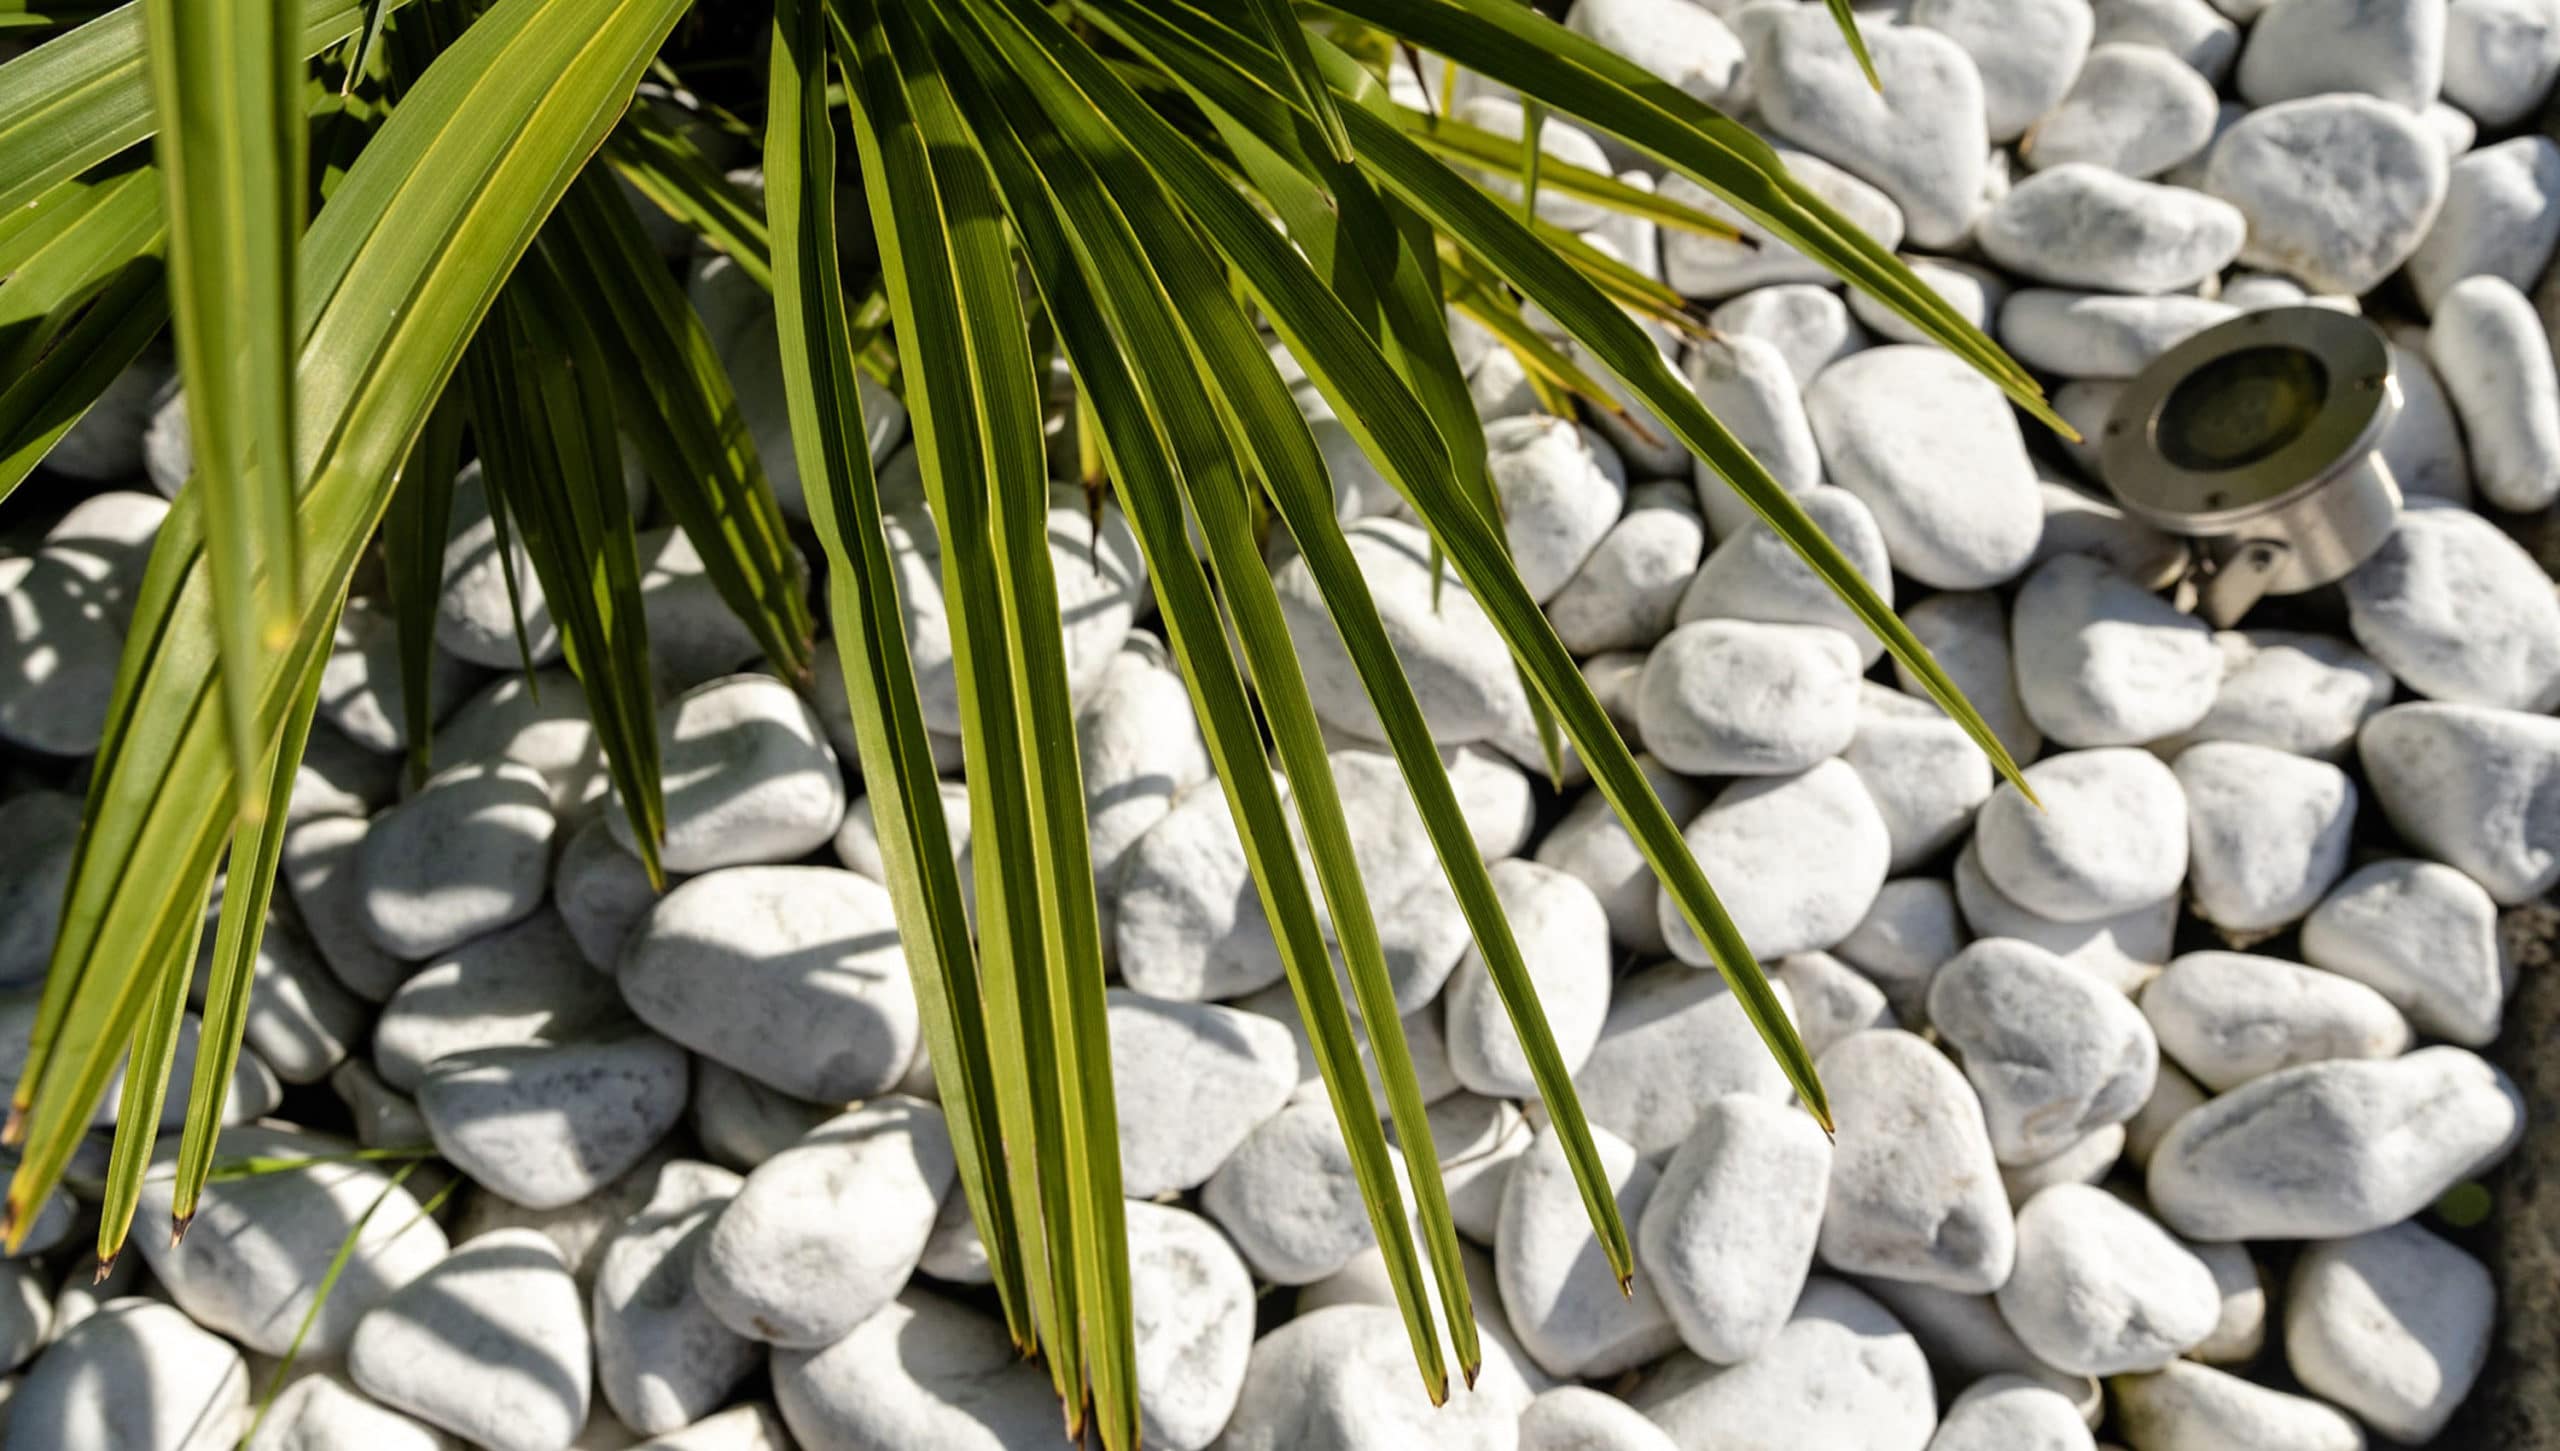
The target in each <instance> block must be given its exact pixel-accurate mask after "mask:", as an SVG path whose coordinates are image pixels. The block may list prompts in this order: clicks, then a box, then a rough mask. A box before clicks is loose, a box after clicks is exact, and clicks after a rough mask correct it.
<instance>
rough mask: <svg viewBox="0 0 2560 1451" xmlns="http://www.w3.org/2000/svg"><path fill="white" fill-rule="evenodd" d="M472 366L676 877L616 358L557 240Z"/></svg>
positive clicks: (502, 485) (517, 503) (506, 478)
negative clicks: (591, 323) (568, 272)
mask: <svg viewBox="0 0 2560 1451" xmlns="http://www.w3.org/2000/svg"><path fill="white" fill-rule="evenodd" d="M467 372H468V375H469V378H470V392H471V423H472V431H473V434H474V435H475V436H476V437H477V438H478V440H479V445H480V465H481V479H482V482H483V485H484V486H485V487H486V488H487V489H488V491H489V512H490V517H492V518H498V517H501V516H502V511H503V515H504V516H511V517H513V518H514V520H515V522H516V535H517V537H519V538H521V539H522V540H523V541H524V547H525V555H526V557H527V558H528V559H530V560H531V561H532V563H533V568H534V573H535V574H536V575H537V576H538V577H539V578H540V579H541V581H542V597H543V599H544V600H545V601H546V602H547V603H548V605H549V607H550V610H551V617H552V621H553V623H554V624H556V625H557V626H558V627H559V631H560V649H561V654H562V655H563V656H564V657H565V658H566V659H567V661H568V664H569V669H570V671H571V673H573V674H575V675H576V676H577V678H578V685H579V688H580V690H581V691H582V692H583V693H584V694H585V696H586V701H587V714H588V717H589V719H591V720H593V721H594V722H595V731H596V744H597V745H598V747H599V748H601V750H602V751H603V753H604V759H605V768H606V770H607V771H608V772H609V773H610V774H611V775H612V777H613V785H614V794H615V795H616V796H617V797H619V798H620V799H621V802H622V810H623V814H624V816H625V817H627V818H628V819H629V820H630V822H631V839H632V842H633V844H634V845H635V847H636V848H637V849H638V852H639V855H640V864H641V865H642V866H643V867H644V868H646V869H647V871H648V874H649V881H650V884H651V885H652V886H655V887H660V888H663V887H664V886H665V885H666V872H665V869H664V868H662V867H661V866H660V865H659V863H658V846H659V843H660V842H661V841H662V840H664V839H665V836H666V828H667V806H666V799H665V797H664V795H663V794H662V793H661V791H660V789H659V781H658V727H657V713H656V702H655V696H654V693H653V691H652V688H651V683H650V668H649V631H648V620H647V618H646V616H645V615H644V614H643V612H642V610H641V605H640V549H639V544H638V542H637V540H636V539H635V538H634V536H633V530H632V522H631V505H630V496H629V495H628V494H627V493H626V492H625V491H624V488H623V481H622V450H621V447H620V445H619V444H617V443H616V442H615V437H614V409H613V383H612V373H613V368H612V365H611V364H610V363H609V362H608V361H607V360H606V358H605V353H604V347H603V345H602V344H600V343H599V342H597V340H596V337H595V334H594V333H593V332H591V331H589V330H588V328H587V327H586V320H585V318H584V317H582V316H581V315H580V313H579V310H578V307H577V305H576V302H575V301H574V298H573V294H571V292H570V291H569V288H568V286H567V284H566V283H565V282H564V280H563V278H562V274H561V272H560V270H559V269H558V268H557V267H556V266H555V265H554V263H553V262H552V260H551V259H550V257H549V256H548V255H547V254H546V253H545V252H544V251H542V250H539V249H537V250H536V251H535V252H534V253H533V254H532V255H530V256H528V257H527V258H526V259H525V261H524V262H523V264H522V265H520V266H519V267H518V268H517V269H516V276H515V280H514V281H513V282H511V283H509V284H508V286H507V290H506V291H505V293H503V294H502V295H501V296H500V297H499V299H498V306H497V309H496V310H495V311H494V312H492V313H491V314H490V316H489V320H488V321H487V322H485V323H483V324H482V325H481V329H480V338H479V340H478V341H477V342H476V343H474V344H473V346H472V350H471V358H470V361H469V363H468V365H467ZM512 553H513V551H512V550H511V549H503V548H502V550H501V556H502V557H504V556H505V555H507V554H512Z"/></svg>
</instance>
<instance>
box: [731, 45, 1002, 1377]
mask: <svg viewBox="0 0 2560 1451" xmlns="http://www.w3.org/2000/svg"><path fill="white" fill-rule="evenodd" d="M774 56H775V62H774V66H773V72H772V77H771V85H770V106H769V109H768V116H767V120H768V127H767V133H766V143H765V165H766V168H767V170H766V175H765V208H766V213H767V216H768V217H769V218H770V220H771V236H772V238H773V257H774V263H775V266H776V267H777V269H778V271H777V272H776V274H775V279H774V280H775V292H774V301H775V307H776V319H777V321H778V323H779V333H780V338H781V345H782V356H783V362H784V365H785V366H784V368H783V386H784V387H785V388H786V389H787V390H788V391H789V394H790V404H791V438H792V444H793V447H794V448H795V449H796V450H797V451H798V454H799V462H800V476H801V478H802V479H803V480H804V481H806V482H807V484H808V485H809V487H808V488H807V490H806V492H805V495H804V497H805V498H806V499H807V500H808V503H809V517H810V522H811V523H812V525H814V526H815V528H816V530H817V534H818V540H819V543H820V545H821V546H822V547H823V548H824V549H825V550H826V554H827V566H828V567H827V576H828V591H827V599H828V604H829V606H830V608H831V610H832V612H833V616H834V624H835V648H836V652H837V656H838V660H839V663H841V664H842V666H843V668H844V678H845V687H846V689H845V694H846V696H847V697H848V699H849V702H850V704H851V707H852V717H853V726H854V732H855V737H856V741H857V744H858V745H859V747H860V749H861V757H862V775H863V784H864V786H865V788H866V790H867V791H868V792H869V795H870V800H871V811H872V819H873V821H874V822H876V823H877V824H878V829H879V833H880V846H881V855H882V858H883V859H884V860H885V861H886V862H887V863H888V865H889V890H890V893H891V895H892V897H893V898H894V899H895V901H896V906H897V916H898V928H899V932H898V935H899V938H900V940H901V942H902V943H903V944H904V946H905V949H906V954H907V965H908V971H909V973H910V974H911V976H912V978H913V981H914V983H915V990H916V1004H917V1007H918V1008H919V1009H920V1010H921V1016H922V1017H923V1020H924V1028H925V1040H926V1049H927V1053H928V1055H929V1056H930V1057H931V1059H932V1061H933V1065H934V1079H935V1084H936V1086H937V1088H938V1089H939V1090H940V1096H941V1100H942V1111H943V1116H944V1118H945V1119H946V1120H947V1121H948V1122H949V1124H950V1127H951V1140H952V1145H953V1148H954V1149H955V1151H956V1157H957V1159H958V1165H959V1174H960V1182H961V1187H962V1189H963V1191H964V1192H965V1193H966V1194H967V1195H968V1198H969V1204H970V1206H971V1208H972V1209H973V1210H974V1211H975V1213H976V1217H977V1222H978V1236H979V1240H980V1241H981V1243H983V1244H984V1245H985V1247H986V1252H987V1261H988V1268H989V1270H990V1271H991V1273H992V1275H993V1277H994V1280H995V1283H996V1289H997V1293H998V1295H999V1296H1000V1297H1001V1298H1002V1300H1003V1302H1004V1310H1005V1318H1006V1322H1007V1324H1008V1325H1009V1326H1010V1327H1011V1328H1012V1332H1013V1336H1014V1340H1015V1343H1016V1344H1017V1345H1019V1346H1020V1347H1021V1348H1022V1349H1024V1350H1026V1351H1027V1350H1029V1349H1030V1348H1031V1346H1032V1345H1033V1343H1034V1336H1033V1332H1032V1322H1031V1306H1030V1303H1029V1291H1028V1289H1027V1288H1026V1284H1025V1275H1024V1269H1023V1258H1024V1255H1023V1251H1022V1248H1021V1229H1020V1226H1019V1224H1018V1223H1017V1211H1016V1209H1015V1206H1014V1203H1013V1200H1012V1197H1011V1192H1010V1185H1009V1184H1008V1182H1007V1180H1006V1178H1005V1176H1004V1174H1003V1172H1002V1170H1003V1164H1004V1149H1003V1144H1002V1140H1001V1138H1000V1137H999V1126H998V1110H997V1107H996V1099H995V1093H996V1087H995V1077H994V1069H993V1068H992V1066H991V1064H992V1061H993V1058H994V1054H993V1051H992V1049H991V1047H990V1045H989V1042H988V1031H987V1023H986V1016H985V1012H984V1009H983V1006H982V1000H981V997H980V987H979V979H978V963H977V960H976V954H975V952H974V950H973V949H972V947H971V944H970V939H969V925H968V920H967V917H966V915H965V913H964V911H963V908H962V905H961V903H962V896H961V890H960V880H959V874H958V871H957V870H956V868H955V867H954V866H953V864H952V858H951V843H950V836H949V828H948V826H947V825H946V823H945V821H944V818H943V814H942V807H941V804H940V800H939V787H938V785H937V782H936V778H935V775H934V767H933V749H932V745H931V743H930V742H929V741H928V740H927V739H926V735H925V724H924V707H923V704H922V703H921V701H920V700H919V698H918V696H917V693H916V681H915V667H914V664H913V662H912V661H911V660H910V658H909V657H908V654H907V640H906V634H905V631H904V629H903V628H902V622H901V615H900V610H899V605H898V596H897V570H896V566H895V564H894V562H893V561H892V559H891V557H890V552H889V539H888V533H887V531H886V530H885V529H884V528H883V527H882V524H881V513H880V498H879V490H878V486H877V483H876V481H875V480H874V478H873V477H872V472H871V454H870V450H869V447H868V445H867V444H866V443H865V439H866V437H867V431H866V429H865V426H864V423H863V418H862V398H861V391H860V389H859V387H858V386H857V385H856V383H855V381H854V376H853V367H854V363H853V359H854V354H855V352H856V345H855V342H854V338H853V331H852V325H851V323H850V322H849V320H848V319H847V317H846V315H845V299H844V291H843V279H842V278H841V277H840V276H839V275H838V274H837V271H836V226H835V215H834V207H835V186H836V165H835V158H836V137H835V130H834V125H833V122H832V121H831V120H830V119H829V117H828V113H827V106H826V102H825V94H826V89H827V77H828V74H829V73H830V70H831V67H830V65H829V56H828V51H827V46H826V24H825V20H824V17H823V15H822V14H821V11H820V7H819V4H818V0H781V3H780V4H779V5H778V6H777V7H776V8H775V16H774Z"/></svg>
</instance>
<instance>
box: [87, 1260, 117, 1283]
mask: <svg viewBox="0 0 2560 1451" xmlns="http://www.w3.org/2000/svg"><path fill="white" fill-rule="evenodd" d="M115 1272H116V1257H115V1256H114V1255H100V1256H99V1257H98V1272H97V1273H96V1274H95V1275H92V1276H90V1277H89V1283H90V1284H93V1285H103V1284H105V1283H106V1282H107V1276H109V1275H112V1274H114V1273H115Z"/></svg>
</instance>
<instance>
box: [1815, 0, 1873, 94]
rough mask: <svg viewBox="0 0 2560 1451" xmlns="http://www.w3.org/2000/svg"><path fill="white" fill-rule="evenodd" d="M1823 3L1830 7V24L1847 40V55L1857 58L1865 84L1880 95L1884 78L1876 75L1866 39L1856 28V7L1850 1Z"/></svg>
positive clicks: (1838, 0)
mask: <svg viewBox="0 0 2560 1451" xmlns="http://www.w3.org/2000/svg"><path fill="white" fill-rule="evenodd" d="M1823 3H1825V4H1827V5H1829V6H1830V7H1831V20H1832V23H1833V24H1835V25H1838V26H1839V27H1840V34H1841V35H1842V36H1843V37H1845V38H1846V39H1847V40H1848V42H1849V53H1850V54H1851V55H1854V56H1856V57H1857V58H1858V69H1859V70H1860V71H1862V72H1864V73H1865V75H1866V78H1867V84H1868V85H1870V86H1873V87H1875V88H1876V93H1877V94H1878V95H1882V94H1883V93H1884V78H1883V77H1882V76H1879V75H1877V74H1876V62H1875V57H1873V56H1871V55H1868V54H1867V37H1866V35H1865V33H1864V32H1862V31H1861V30H1859V28H1858V9H1857V6H1855V5H1854V4H1852V3H1851V0H1823Z"/></svg>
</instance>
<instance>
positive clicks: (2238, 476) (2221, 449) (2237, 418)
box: [2099, 307, 2400, 629]
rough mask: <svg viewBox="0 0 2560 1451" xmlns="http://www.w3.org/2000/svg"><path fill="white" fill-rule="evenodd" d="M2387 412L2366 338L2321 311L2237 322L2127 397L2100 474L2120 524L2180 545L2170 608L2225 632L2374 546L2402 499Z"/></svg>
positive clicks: (2160, 361)
mask: <svg viewBox="0 0 2560 1451" xmlns="http://www.w3.org/2000/svg"><path fill="white" fill-rule="evenodd" d="M2399 412H2400V385H2399V382H2398V380H2397V379H2395V378H2394V377H2393V376H2392V371H2391V347H2390V344H2389V343H2388V342H2387V341H2386V340H2385V339H2384V338H2383V335H2382V333H2381V331H2380V330H2379V329H2378V328H2376V327H2374V325H2373V324H2371V323H2369V322H2366V321H2365V320H2364V319H2363V318H2360V317H2355V316H2352V315H2350V314H2347V313H2342V312H2333V311H2331V310H2330V309H2328V308H2324V307H2279V308H2269V309H2266V310H2264V311H2260V312H2249V313H2243V314H2241V315H2240V316H2238V317H2235V318H2233V319H2231V320H2230V321H2228V322H2225V323H2221V324H2219V325H2217V326H2214V327H2211V328H2208V329H2206V330H2205V331H2203V332H2201V333H2198V334H2196V335H2195V336H2194V337H2191V338H2188V339H2187V340H2186V341H2184V342H2182V343H2180V344H2178V345H2177V346H2176V347H2173V348H2171V349H2170V350H2169V351H2167V352H2165V353H2163V354H2161V355H2160V356H2159V357H2158V358H2157V359H2155V360H2153V362H2152V363H2151V365H2150V366H2149V367H2146V368H2144V369H2143V370H2142V372H2141V374H2140V375H2139V376H2137V377H2136V378H2135V379H2134V380H2133V381H2132V383H2130V384H2129V385H2127V386H2126V388H2125V390H2124V393H2123V395H2122V396H2121V397H2119V398H2118V399H2117V400H2116V406H2115V409H2114V411H2113V412H2112V413H2110V414H2109V415H2108V418H2107V423H2106V432H2105V435H2104V437H2103V438H2102V439H2101V440H2100V444H2099V471H2100V473H2101V474H2102V475H2104V477H2105V478H2106V481H2107V487H2108V488H2110V489H2112V490H2113V491H2114V492H2115V496H2116V500H2117V502H2119V503H2121V504H2122V505H2123V506H2124V509H2125V512H2126V513H2128V514H2131V515H2133V516H2134V517H2135V518H2137V519H2140V520H2142V521H2143V522H2144V523H2147V524H2149V525H2151V526H2152V527H2153V528H2155V529H2159V530H2162V531H2164V532H2166V533H2169V534H2174V535H2177V536H2179V537H2181V538H2183V539H2185V540H2186V541H2187V550H2188V557H2189V561H2190V567H2189V570H2188V573H2187V577H2186V579H2185V580H2184V581H2183V582H2182V583H2181V585H2180V596H2181V600H2182V602H2185V601H2188V600H2190V599H2191V600H2192V603H2193V606H2194V608H2196V609H2197V610H2198V611H2199V612H2200V613H2202V614H2203V615H2204V616H2205V618H2207V619H2209V620H2211V621H2212V622H2213V623H2214V625H2215V626H2216V627H2219V628H2226V629H2227V628H2229V627H2230V626H2231V625H2233V624H2236V623H2237V622H2238V621H2239V619H2240V617H2241V616H2242V615H2244V614H2247V613H2248V611H2249V607H2250V606H2252V605H2254V604H2256V603H2257V602H2258V601H2259V599H2260V598H2262V597H2264V596H2266V595H2271V594H2299V593H2301V592H2302V591H2304V590H2307V589H2313V588H2316V587H2318V586H2320V585H2324V584H2328V583H2331V582H2332V581H2335V580H2338V579H2341V578H2344V577H2345V576H2346V574H2347V573H2348V572H2349V571H2350V570H2353V569H2354V568H2355V567H2356V566H2357V565H2359V564H2361V563H2363V562H2364V561H2365V559H2366V558H2367V557H2368V556H2370V555H2371V554H2372V553H2373V552H2374V551H2375V550H2376V549H2379V548H2381V547H2382V541H2383V540H2384V539H2386V538H2388V537H2389V536H2390V534H2391V530H2392V526H2393V525H2394V524H2395V523H2397V522H2398V520H2399V517H2400V486H2399V485H2398V484H2397V483H2396V482H2394V481H2393V479H2392V477H2391V469H2390V466H2389V465H2388V464H2386V463H2385V462H2384V461H2383V458H2382V455H2381V453H2380V446H2381V442H2382V435H2383V432H2384V430H2386V429H2388V428H2389V427H2390V426H2391V420H2392V419H2393V418H2395V417H2397V416H2399Z"/></svg>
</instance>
